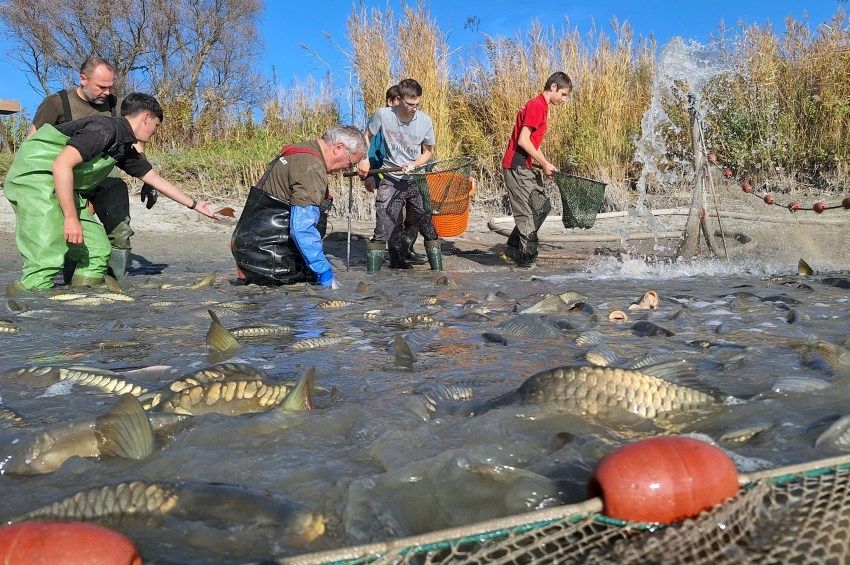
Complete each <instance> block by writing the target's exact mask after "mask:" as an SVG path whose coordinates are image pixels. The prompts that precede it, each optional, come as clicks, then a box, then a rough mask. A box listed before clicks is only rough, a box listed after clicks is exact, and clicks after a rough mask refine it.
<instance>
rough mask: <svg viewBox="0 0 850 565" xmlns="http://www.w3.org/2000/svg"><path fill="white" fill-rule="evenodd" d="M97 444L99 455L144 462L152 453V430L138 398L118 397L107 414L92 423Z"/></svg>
mask: <svg viewBox="0 0 850 565" xmlns="http://www.w3.org/2000/svg"><path fill="white" fill-rule="evenodd" d="M95 430H96V433H97V443H98V447H99V448H100V454H101V455H111V456H113V457H124V458H125V459H144V458H145V457H147V456H148V455H150V454H151V453H152V452H153V446H154V438H153V428H152V427H151V422H150V420H149V419H148V415H147V414H146V413H145V410H144V408H142V405H141V404H140V403H139V401H138V399H137V398H136V397H135V396H133V395H132V394H123V395H121V400H119V401H118V404H116V405H115V406H114V407H113V408H112V409H111V410H110V411H109V412H107V413H106V414H104V415H103V416H99V417H98V418H97V419H96V420H95Z"/></svg>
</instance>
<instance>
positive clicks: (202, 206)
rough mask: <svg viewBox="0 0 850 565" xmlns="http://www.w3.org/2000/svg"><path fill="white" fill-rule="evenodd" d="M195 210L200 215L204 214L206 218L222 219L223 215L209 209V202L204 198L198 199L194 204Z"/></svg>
mask: <svg viewBox="0 0 850 565" xmlns="http://www.w3.org/2000/svg"><path fill="white" fill-rule="evenodd" d="M195 212H197V213H198V214H201V215H202V216H206V217H207V218H212V219H213V220H221V219H223V216H220V215H218V214H215V213H214V212H213V211H212V210H210V203H209V202H207V201H206V200H199V201H198V204H197V205H196V206H195Z"/></svg>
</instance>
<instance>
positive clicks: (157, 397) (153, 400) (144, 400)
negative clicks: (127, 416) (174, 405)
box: [136, 389, 173, 410]
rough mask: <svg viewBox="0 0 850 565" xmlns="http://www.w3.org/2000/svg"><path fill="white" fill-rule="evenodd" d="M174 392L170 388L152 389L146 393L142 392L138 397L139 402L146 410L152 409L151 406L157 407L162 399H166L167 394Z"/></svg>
mask: <svg viewBox="0 0 850 565" xmlns="http://www.w3.org/2000/svg"><path fill="white" fill-rule="evenodd" d="M171 394H173V393H172V392H171V391H169V390H165V391H164V390H162V389H158V390H151V391H148V392H145V393H142V394H140V395H139V396H138V397H137V398H136V399H137V400H138V401H139V404H141V405H142V408H143V409H145V410H150V409H151V408H156V407H157V406H159V405H160V404H162V401H163V400H165V399H166V397H167V396H170V395H171Z"/></svg>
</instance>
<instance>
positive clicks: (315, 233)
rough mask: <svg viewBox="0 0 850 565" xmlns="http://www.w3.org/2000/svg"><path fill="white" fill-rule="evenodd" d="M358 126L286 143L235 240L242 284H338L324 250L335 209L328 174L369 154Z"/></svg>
mask: <svg viewBox="0 0 850 565" xmlns="http://www.w3.org/2000/svg"><path fill="white" fill-rule="evenodd" d="M366 148H367V145H366V139H365V138H364V137H363V134H362V133H360V131H359V130H357V129H356V128H354V127H351V126H334V127H332V128H330V129H329V130H328V131H327V132H325V134H324V135H323V136H322V137H321V138H320V139H315V140H311V141H305V142H302V143H295V144H292V145H286V146H284V147H283V149H282V150H281V152H280V155H279V156H276V157H275V158H274V159H273V160H272V162H271V163H270V164H269V166H268V168H267V169H266V172H265V174H263V177H262V178H261V179H260V181H259V182H258V183H257V185H256V186H253V187H251V190H250V192H249V193H248V200H247V201H246V202H245V208H244V209H243V211H242V215H241V217H240V218H239V223H238V224H237V225H236V230H235V231H234V232H233V238H232V239H231V249H232V251H233V258H234V259H235V260H236V270H237V277H238V278H239V279H240V282H242V283H247V284H250V283H254V284H260V285H280V284H291V283H294V282H299V281H305V280H311V281H316V282H317V283H318V284H319V285H321V286H325V287H333V286H334V285H335V283H336V281H335V279H334V274H333V267H332V266H331V263H330V261H328V259H327V257H326V256H325V251H324V249H323V248H322V235H323V233H324V221H325V218H326V214H327V212H328V211H329V210H330V200H331V199H330V193H329V192H328V174H330V173H336V172H339V171H342V170H345V169H349V168H351V167H352V165H353V163H357V162H358V161H359V160H360V159H362V158H363V156H364V155H365V154H366Z"/></svg>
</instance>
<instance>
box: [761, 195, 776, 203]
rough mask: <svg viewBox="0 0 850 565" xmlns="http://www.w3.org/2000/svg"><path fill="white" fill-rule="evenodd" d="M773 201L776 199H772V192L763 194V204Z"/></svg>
mask: <svg viewBox="0 0 850 565" xmlns="http://www.w3.org/2000/svg"><path fill="white" fill-rule="evenodd" d="M774 202H776V201H775V200H774V199H773V195H772V194H765V195H764V203H765V204H773V203H774Z"/></svg>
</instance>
